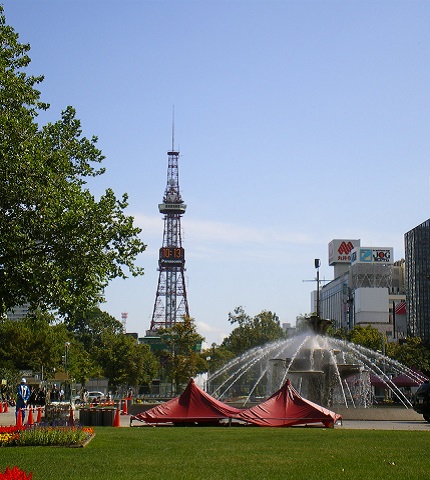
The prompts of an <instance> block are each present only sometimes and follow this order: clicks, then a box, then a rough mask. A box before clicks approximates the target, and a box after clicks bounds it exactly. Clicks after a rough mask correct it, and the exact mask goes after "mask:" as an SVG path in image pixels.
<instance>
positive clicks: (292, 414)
mask: <svg viewBox="0 0 430 480" xmlns="http://www.w3.org/2000/svg"><path fill="white" fill-rule="evenodd" d="M236 418H238V419H240V420H244V421H246V422H249V423H253V424H254V425H259V426H262V427H291V426H293V425H306V424H309V423H320V422H322V423H323V424H324V426H326V427H333V426H334V424H335V423H336V422H337V421H338V420H340V419H341V418H342V417H341V416H340V415H338V414H337V413H334V412H331V411H330V410H327V409H326V408H323V407H321V406H319V405H317V404H316V403H313V402H310V401H309V400H305V399H304V398H302V397H301V396H300V395H299V393H298V392H297V391H296V390H295V389H294V387H293V386H292V385H291V383H290V381H289V380H287V381H286V382H285V384H284V386H283V387H282V388H280V389H279V390H278V391H277V392H275V393H274V394H273V395H272V396H271V397H270V398H268V399H267V400H266V401H265V402H263V403H260V404H259V405H256V406H255V407H251V408H249V409H248V410H244V411H242V413H241V414H240V415H238V416H237V417H236Z"/></svg>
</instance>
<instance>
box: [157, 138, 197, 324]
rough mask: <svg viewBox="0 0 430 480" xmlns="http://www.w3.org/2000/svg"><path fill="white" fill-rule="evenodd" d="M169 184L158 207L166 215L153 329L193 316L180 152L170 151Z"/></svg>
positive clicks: (159, 258) (159, 259)
mask: <svg viewBox="0 0 430 480" xmlns="http://www.w3.org/2000/svg"><path fill="white" fill-rule="evenodd" d="M167 156H168V164H167V185H166V190H165V192H164V197H163V203H160V204H159V205H158V210H159V211H160V213H162V214H163V215H164V230H163V244H162V247H161V248H160V250H159V257H158V271H159V276H158V285H157V293H156V296H155V303H154V310H153V313H152V320H151V326H150V330H151V331H152V332H156V331H157V330H159V329H160V328H171V327H172V326H173V325H175V324H176V323H178V322H182V321H183V318H184V315H185V316H187V317H188V316H189V310H188V300H187V291H186V286H185V250H184V248H183V247H182V233H181V217H182V215H183V214H184V213H185V210H186V208H187V206H186V205H185V204H184V202H183V200H182V197H181V193H180V189H179V165H178V163H179V152H177V151H176V150H175V149H174V147H173V141H172V150H171V151H170V152H167Z"/></svg>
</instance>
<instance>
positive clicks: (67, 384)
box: [64, 342, 72, 400]
mask: <svg viewBox="0 0 430 480" xmlns="http://www.w3.org/2000/svg"><path fill="white" fill-rule="evenodd" d="M69 347H70V342H66V343H65V344H64V373H65V374H66V378H65V380H64V399H66V398H67V397H69V399H70V400H71V397H72V389H71V385H70V382H69V381H68V375H67V363H68V360H69Z"/></svg>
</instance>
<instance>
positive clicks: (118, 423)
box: [112, 408, 121, 427]
mask: <svg viewBox="0 0 430 480" xmlns="http://www.w3.org/2000/svg"><path fill="white" fill-rule="evenodd" d="M120 426H121V420H120V417H119V408H117V409H116V412H115V417H114V419H113V424H112V427H120Z"/></svg>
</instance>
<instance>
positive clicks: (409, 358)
mask: <svg viewBox="0 0 430 480" xmlns="http://www.w3.org/2000/svg"><path fill="white" fill-rule="evenodd" d="M386 350H387V355H388V356H389V357H391V358H394V359H395V360H398V361H399V362H400V363H403V365H406V366H407V367H409V368H413V369H415V370H419V371H422V372H430V352H429V350H428V349H427V348H426V346H425V345H424V344H423V342H422V340H421V338H419V337H409V338H407V339H406V340H405V341H404V342H402V343H397V342H396V343H389V344H388V345H387V349H386Z"/></svg>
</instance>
